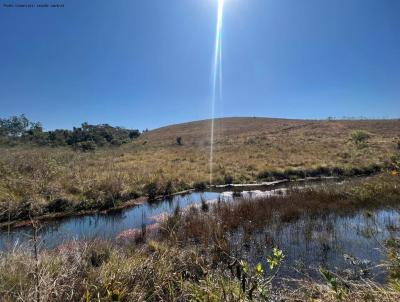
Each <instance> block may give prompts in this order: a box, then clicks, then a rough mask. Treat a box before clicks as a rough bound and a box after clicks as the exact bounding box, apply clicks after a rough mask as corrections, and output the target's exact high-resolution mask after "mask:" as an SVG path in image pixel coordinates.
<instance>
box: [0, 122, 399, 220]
mask: <svg viewBox="0 0 400 302" xmlns="http://www.w3.org/2000/svg"><path fill="white" fill-rule="evenodd" d="M210 128H211V125H210V120H204V121H197V122H191V123H185V124H179V125H172V126H167V127H163V128H159V129H156V130H153V131H149V132H146V133H144V134H143V135H141V136H140V138H139V139H137V140H135V141H134V142H132V143H129V144H126V145H123V146H120V147H107V148H103V149H101V148H100V149H99V150H97V151H96V152H87V153H84V152H76V151H73V150H71V149H70V148H65V147H63V148H62V147H57V148H48V147H32V146H19V147H14V148H1V149H0V207H1V205H2V207H3V208H6V206H5V205H6V204H7V207H9V204H10V203H9V201H12V202H11V204H13V205H15V209H14V210H13V213H14V214H13V215H14V216H16V217H24V215H25V216H26V211H24V210H21V209H26V208H27V205H30V206H32V205H35V206H36V208H37V209H38V212H39V213H43V212H46V211H56V210H60V209H61V210H65V209H69V208H71V207H72V208H74V209H87V208H98V207H109V206H112V205H115V204H117V203H118V202H120V201H121V200H128V199H131V198H132V197H134V196H138V195H143V194H146V193H147V192H148V190H149V188H148V186H147V187H146V185H148V184H153V189H155V191H156V192H157V194H162V193H164V192H167V193H169V192H172V191H180V190H182V189H187V188H190V187H192V186H193V184H194V183H196V182H208V180H209V150H210ZM356 130H362V131H363V132H365V133H368V135H369V138H368V139H367V141H366V142H364V143H362V144H356V143H355V141H354V140H353V138H352V133H353V132H354V131H356ZM399 135H400V120H359V121H355V120H354V121H353V120H352V121H327V120H325V121H315V120H286V119H269V118H224V119H217V120H216V121H215V148H214V169H213V170H214V175H213V181H214V182H215V183H223V182H225V181H226V180H229V181H232V180H233V181H234V182H252V181H259V180H260V177H262V178H265V177H267V176H268V175H269V174H268V173H269V172H271V171H272V172H274V173H272V174H271V175H272V177H273V176H274V175H279V173H283V172H285V171H284V170H286V172H288V171H291V172H293V171H303V172H307V171H308V172H310V171H312V170H316V169H317V170H318V169H320V170H321V169H325V170H321V171H325V172H324V173H328V174H329V173H330V171H331V169H332V168H335V167H336V168H340V169H342V170H343V171H351V169H354V168H360V167H368V166H371V165H374V164H381V163H382V162H383V161H385V160H387V159H389V158H390V156H392V155H393V154H396V153H397V152H398V150H397V148H398V141H399V140H400V138H399ZM177 137H181V138H182V143H183V144H182V145H181V146H180V145H178V144H177V143H176V138H177ZM53 204H54V205H53ZM49 205H50V206H49ZM8 211H10V210H9V209H8V208H7V209H5V210H3V211H1V208H0V213H3V214H4V213H6V212H8ZM18 213H19V214H18ZM4 215H5V214H4Z"/></svg>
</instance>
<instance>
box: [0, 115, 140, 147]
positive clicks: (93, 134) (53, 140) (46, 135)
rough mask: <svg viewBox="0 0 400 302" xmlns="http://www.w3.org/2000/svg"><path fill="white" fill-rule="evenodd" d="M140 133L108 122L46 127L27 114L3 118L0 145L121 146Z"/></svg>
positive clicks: (0, 125)
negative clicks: (46, 128)
mask: <svg viewBox="0 0 400 302" xmlns="http://www.w3.org/2000/svg"><path fill="white" fill-rule="evenodd" d="M139 136H140V131H139V130H137V129H125V128H121V127H113V126H110V125H108V124H100V125H90V124H88V123H86V122H85V123H83V124H82V125H81V127H74V128H73V130H66V129H56V130H53V131H43V127H42V125H41V123H39V122H31V121H29V119H28V118H26V116H25V115H23V114H22V115H20V116H12V117H9V118H5V119H1V118H0V145H15V144H26V143H30V144H36V145H41V146H72V147H73V148H75V149H80V150H83V151H89V150H94V149H95V148H97V147H102V146H111V145H113V146H119V145H122V144H125V143H127V142H129V141H131V140H134V139H136V138H138V137H139Z"/></svg>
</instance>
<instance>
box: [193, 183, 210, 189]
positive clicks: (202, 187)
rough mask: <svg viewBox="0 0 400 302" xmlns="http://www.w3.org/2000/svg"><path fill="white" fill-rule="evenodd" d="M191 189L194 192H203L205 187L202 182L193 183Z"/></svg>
mask: <svg viewBox="0 0 400 302" xmlns="http://www.w3.org/2000/svg"><path fill="white" fill-rule="evenodd" d="M193 187H194V189H195V190H196V191H204V190H205V189H206V188H207V185H206V183H205V182H204V181H200V182H195V183H194V184H193Z"/></svg>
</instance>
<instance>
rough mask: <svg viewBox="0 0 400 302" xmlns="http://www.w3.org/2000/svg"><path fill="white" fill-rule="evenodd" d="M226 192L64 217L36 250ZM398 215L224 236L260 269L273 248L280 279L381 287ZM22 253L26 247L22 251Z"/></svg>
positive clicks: (26, 237) (106, 234)
mask: <svg viewBox="0 0 400 302" xmlns="http://www.w3.org/2000/svg"><path fill="white" fill-rule="evenodd" d="M285 192H286V188H280V189H275V190H268V191H260V190H252V191H245V192H242V195H244V196H247V197H252V198H257V197H261V196H268V195H275V194H279V195H280V194H285ZM234 196H235V194H233V193H232V192H203V193H199V192H193V193H190V194H187V195H176V196H174V197H173V198H170V199H165V200H162V201H160V202H157V203H151V204H150V203H145V204H142V205H138V206H134V207H132V208H128V209H124V210H121V211H118V212H111V213H107V214H101V213H97V214H91V215H86V216H77V217H70V218H65V219H61V220H56V221H50V222H47V223H45V224H44V225H43V226H42V227H41V229H40V230H39V237H40V242H41V248H54V247H56V246H58V245H60V244H62V243H64V242H66V241H70V240H73V239H75V240H91V239H111V240H114V239H115V238H116V236H117V235H118V234H120V233H121V232H122V231H124V230H127V229H132V228H140V227H141V226H142V224H145V225H150V224H153V223H154V222H155V220H156V217H157V216H159V215H160V214H163V213H173V212H174V211H175V210H176V208H177V207H179V208H181V209H183V208H186V207H188V206H190V205H191V204H200V202H201V201H202V200H206V201H208V202H211V201H216V200H218V199H224V200H227V201H230V200H232V199H233V198H234ZM399 235H400V213H399V211H398V210H394V209H377V210H375V211H373V212H363V211H360V212H356V213H352V214H350V215H342V216H340V215H336V214H330V215H325V216H324V217H309V216H307V215H305V216H303V217H301V218H300V219H298V220H296V221H291V222H287V223H282V222H278V221H276V222H272V223H271V224H269V225H268V226H266V227H265V228H264V229H263V230H259V231H258V232H257V233H255V234H252V235H251V236H250V237H248V235H246V234H245V233H244V232H242V231H241V230H238V231H235V232H234V233H232V234H230V244H231V247H232V250H233V251H236V256H237V257H240V259H244V260H247V261H249V262H250V263H253V264H256V263H258V262H261V263H264V264H265V265H266V256H267V255H269V254H270V253H271V250H272V248H273V247H279V248H280V249H282V250H283V252H284V254H285V261H284V263H283V265H282V267H281V275H283V276H290V277H301V276H302V277H304V275H310V276H312V275H313V274H314V275H315V274H316V273H317V272H318V268H319V267H321V266H322V267H324V268H327V269H330V270H334V271H336V272H340V273H344V274H347V275H348V276H349V278H360V277H368V278H372V279H374V280H376V281H378V282H384V280H385V277H386V273H385V271H384V270H383V269H382V268H380V267H378V265H379V264H381V262H382V261H383V260H385V258H386V255H385V252H384V249H383V244H384V242H385V240H387V239H390V238H399ZM31 238H32V229H31V228H30V227H23V228H18V229H13V230H11V232H10V233H8V232H7V231H4V230H3V231H1V232H0V250H3V251H4V250H9V249H12V248H13V246H15V245H16V244H27V243H29V241H30V240H31ZM27 248H28V247H27Z"/></svg>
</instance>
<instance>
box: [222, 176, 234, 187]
mask: <svg viewBox="0 0 400 302" xmlns="http://www.w3.org/2000/svg"><path fill="white" fill-rule="evenodd" d="M224 182H225V184H227V185H230V184H233V176H232V175H225V176H224Z"/></svg>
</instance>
